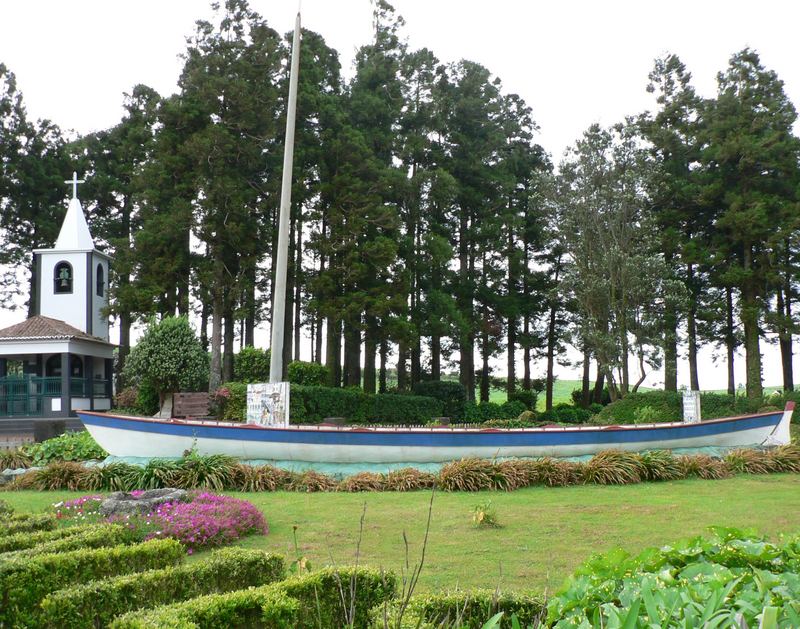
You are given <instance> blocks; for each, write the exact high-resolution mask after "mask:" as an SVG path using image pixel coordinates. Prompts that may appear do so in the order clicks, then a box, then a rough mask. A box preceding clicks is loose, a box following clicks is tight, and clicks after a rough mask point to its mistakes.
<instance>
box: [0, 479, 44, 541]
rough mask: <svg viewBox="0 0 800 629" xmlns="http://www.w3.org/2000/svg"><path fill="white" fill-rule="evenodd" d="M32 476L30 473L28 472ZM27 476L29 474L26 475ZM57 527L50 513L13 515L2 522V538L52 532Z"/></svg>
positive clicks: (0, 526) (0, 528)
mask: <svg viewBox="0 0 800 629" xmlns="http://www.w3.org/2000/svg"><path fill="white" fill-rule="evenodd" d="M28 474H30V472H28ZM26 476H27V474H26ZM55 527H56V518H55V516H53V515H50V514H48V513H36V514H32V513H21V514H19V515H12V516H11V517H7V518H6V519H4V521H2V522H0V538H1V537H7V536H9V535H17V534H18V533H32V532H34V531H52V530H53V529H54V528H55Z"/></svg>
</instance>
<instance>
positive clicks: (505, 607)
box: [372, 590, 547, 629]
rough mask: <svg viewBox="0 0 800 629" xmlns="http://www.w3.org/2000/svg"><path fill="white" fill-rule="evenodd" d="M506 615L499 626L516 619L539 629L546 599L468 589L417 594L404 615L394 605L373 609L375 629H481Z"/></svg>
mask: <svg viewBox="0 0 800 629" xmlns="http://www.w3.org/2000/svg"><path fill="white" fill-rule="evenodd" d="M500 612H503V620H502V621H501V624H500V625H499V626H500V627H503V628H504V629H505V628H510V627H511V626H512V625H511V617H512V616H516V618H517V621H518V622H519V625H520V626H522V627H538V626H539V625H540V624H541V622H542V620H544V618H545V617H546V616H547V607H546V604H545V601H544V599H543V597H541V596H536V595H533V594H524V593H514V594H501V593H499V592H497V591H491V590H468V591H456V592H448V593H444V594H428V595H424V594H423V595H417V596H414V597H412V598H411V600H410V601H409V604H408V606H407V607H406V609H405V610H403V611H402V613H401V607H400V605H399V604H398V603H397V602H395V603H392V604H386V605H382V606H380V607H376V608H375V609H373V610H372V629H384V628H385V627H386V625H387V624H388V626H389V627H392V628H393V629H444V628H457V629H481V627H483V626H484V624H485V623H486V621H487V619H489V618H490V617H492V616H494V615H495V614H498V613H500Z"/></svg>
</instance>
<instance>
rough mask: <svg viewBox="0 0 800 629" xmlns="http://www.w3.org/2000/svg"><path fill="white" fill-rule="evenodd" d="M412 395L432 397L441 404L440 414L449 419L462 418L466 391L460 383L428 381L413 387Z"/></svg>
mask: <svg viewBox="0 0 800 629" xmlns="http://www.w3.org/2000/svg"><path fill="white" fill-rule="evenodd" d="M413 391H414V395H422V396H425V397H432V398H435V399H437V400H439V401H441V402H442V413H443V414H444V416H445V417H450V418H451V419H462V418H463V417H464V404H465V403H466V401H467V390H466V388H464V385H463V384H461V383H460V382H453V381H447V380H428V381H425V382H418V383H417V384H415V385H414V389H413Z"/></svg>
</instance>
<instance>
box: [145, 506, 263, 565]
mask: <svg viewBox="0 0 800 629" xmlns="http://www.w3.org/2000/svg"><path fill="white" fill-rule="evenodd" d="M153 520H154V521H156V522H158V526H159V527H160V529H159V530H157V531H155V532H154V533H151V534H150V535H149V536H148V537H149V538H153V537H173V538H175V539H177V540H179V541H180V542H182V543H183V544H184V545H185V546H186V547H187V548H188V549H189V553H192V552H194V551H195V550H197V549H199V548H208V547H213V546H224V545H226V544H231V543H233V542H235V541H236V540H238V539H239V538H241V537H244V536H246V535H253V534H261V535H266V534H267V531H268V527H267V522H266V520H265V519H264V515H263V514H262V513H261V511H259V510H258V509H257V508H256V507H255V506H254V505H253V504H252V503H249V502H247V501H246V500H240V499H238V498H231V497H229V496H220V495H217V494H212V493H208V492H204V493H201V494H198V495H196V496H195V497H194V499H193V500H192V501H191V502H168V503H166V504H163V505H161V506H160V507H158V509H157V510H156V513H155V514H154V517H153Z"/></svg>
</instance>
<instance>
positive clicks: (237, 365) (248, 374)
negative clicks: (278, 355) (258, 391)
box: [233, 347, 270, 383]
mask: <svg viewBox="0 0 800 629" xmlns="http://www.w3.org/2000/svg"><path fill="white" fill-rule="evenodd" d="M269 364H270V351H269V350H268V349H267V350H264V349H258V348H257V347H243V348H242V349H241V350H239V353H238V354H234V356H233V377H234V378H235V379H236V381H237V382H244V383H248V382H269Z"/></svg>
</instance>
